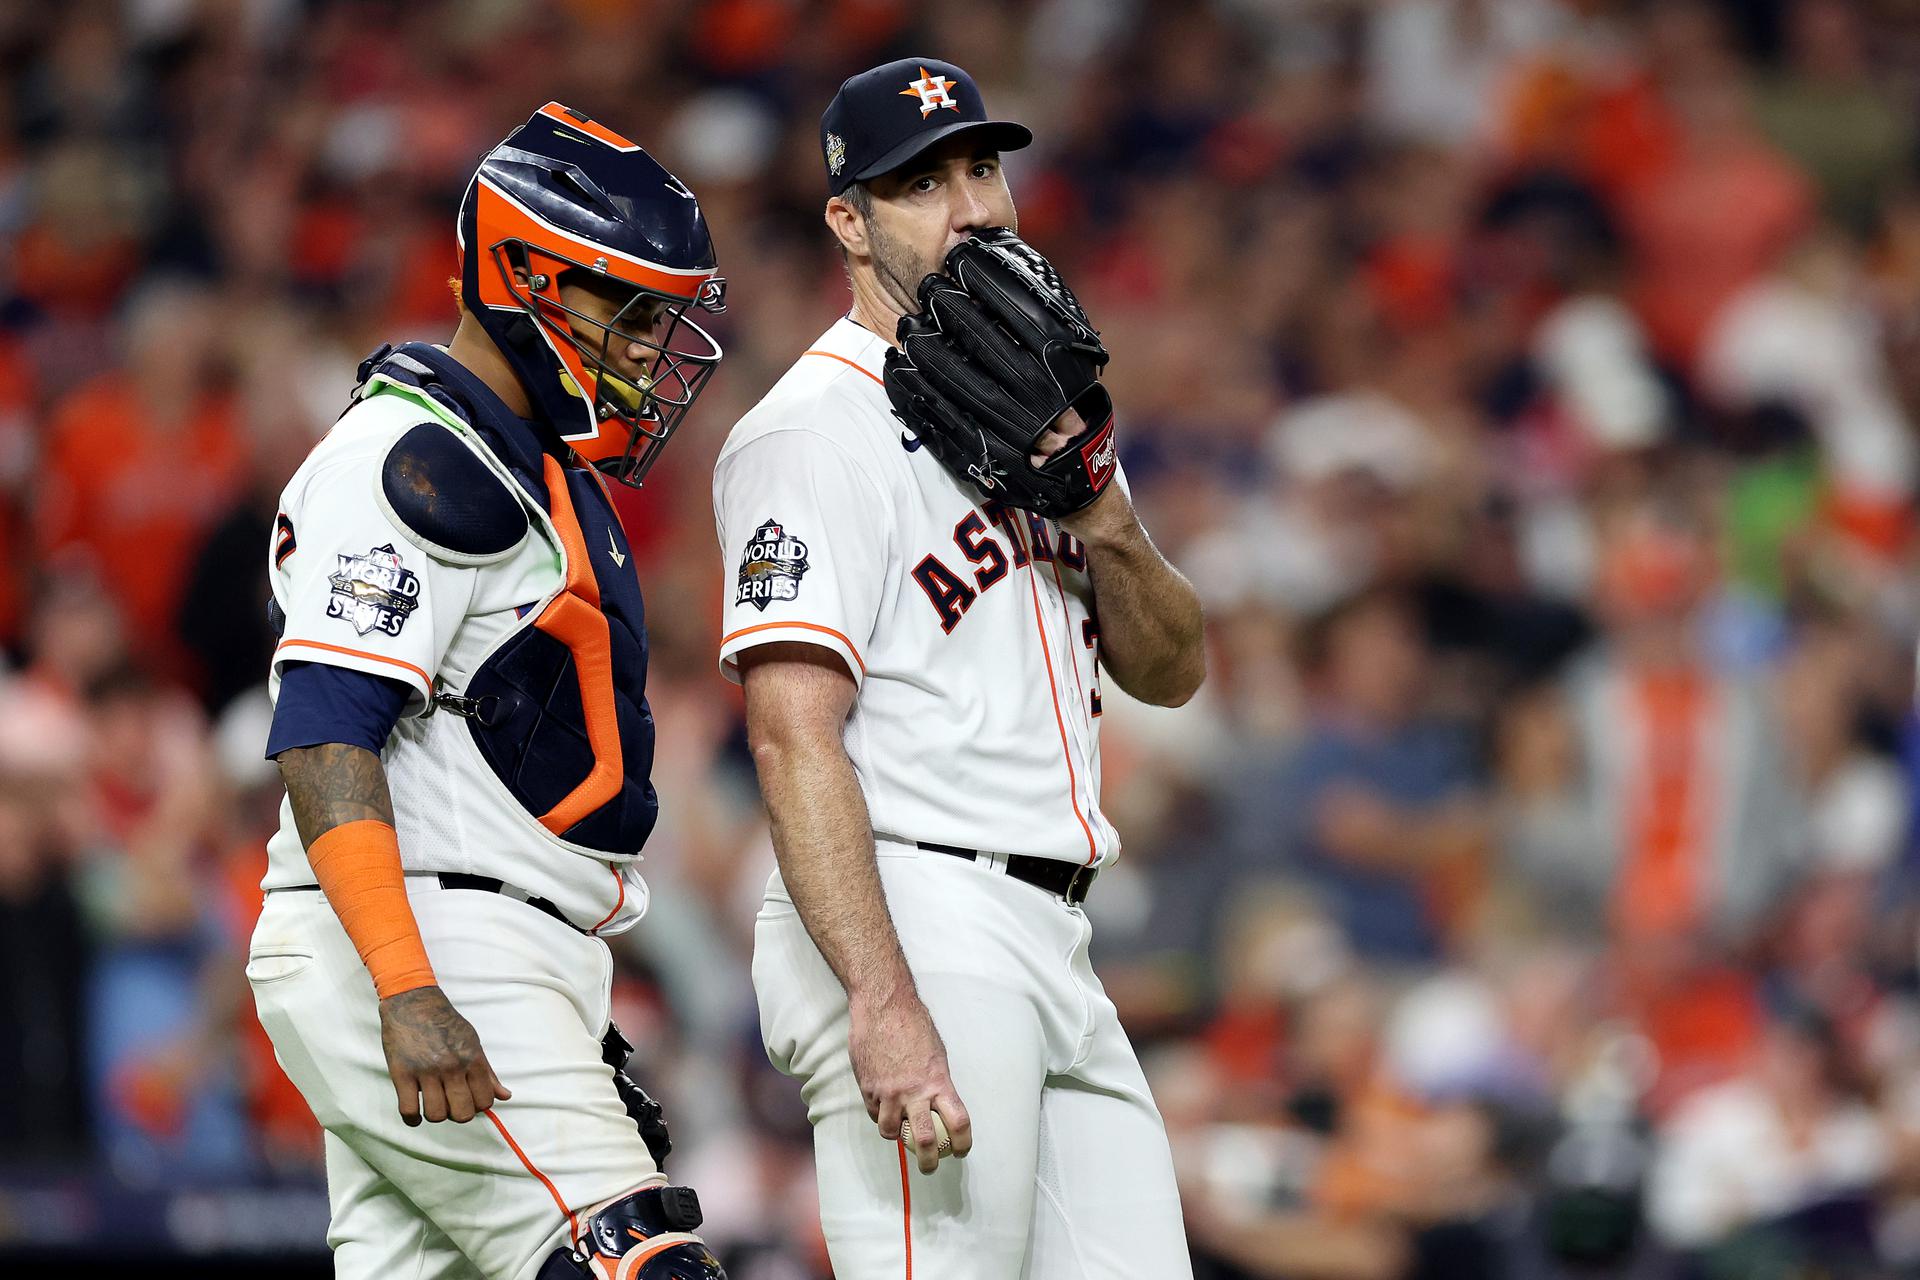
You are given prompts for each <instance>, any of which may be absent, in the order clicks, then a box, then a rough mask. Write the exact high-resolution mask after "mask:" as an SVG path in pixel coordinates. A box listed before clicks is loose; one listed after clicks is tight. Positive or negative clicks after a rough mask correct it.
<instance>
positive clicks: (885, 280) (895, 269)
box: [867, 219, 940, 316]
mask: <svg viewBox="0 0 1920 1280" xmlns="http://www.w3.org/2000/svg"><path fill="white" fill-rule="evenodd" d="M867 242H868V244H869V245H870V246H871V247H872V250H873V274H874V277H875V279H877V280H878V281H879V282H880V287H881V288H882V289H884V290H885V291H886V293H887V296H888V297H890V298H892V299H893V302H894V305H895V306H897V307H899V308H900V313H901V314H902V315H909V316H911V315H918V314H919V313H920V282H921V281H922V280H924V279H925V278H926V277H928V276H930V275H933V274H934V273H935V272H937V271H938V270H939V269H940V264H939V263H937V262H936V263H922V262H918V261H916V260H915V259H914V256H913V251H912V250H911V249H909V248H907V246H905V245H903V244H901V243H899V242H897V241H895V240H893V239H892V238H890V237H889V236H888V235H887V234H886V233H885V232H883V231H881V230H880V227H879V224H878V222H877V221H875V220H873V219H868V221H867Z"/></svg>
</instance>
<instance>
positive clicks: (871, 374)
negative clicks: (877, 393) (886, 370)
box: [800, 350, 887, 387]
mask: <svg viewBox="0 0 1920 1280" xmlns="http://www.w3.org/2000/svg"><path fill="white" fill-rule="evenodd" d="M800 355H801V356H802V357H803V358H804V357H806V356H825V357H826V358H827V359H829V360H838V361H839V362H840V363H841V364H843V365H845V366H847V368H849V369H858V370H859V371H860V372H862V373H864V374H866V375H867V376H868V377H869V378H872V379H873V380H874V381H875V382H877V383H879V384H880V385H881V386H883V387H884V386H886V385H887V382H886V379H884V378H882V377H880V376H879V375H878V374H876V373H874V371H873V370H871V369H869V368H867V366H865V365H863V364H855V363H854V362H853V361H851V360H849V359H847V358H846V357H845V356H837V355H835V354H834V353H833V352H831V351H820V350H814V351H802V352H801V353H800Z"/></svg>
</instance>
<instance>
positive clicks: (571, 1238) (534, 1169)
mask: <svg viewBox="0 0 1920 1280" xmlns="http://www.w3.org/2000/svg"><path fill="white" fill-rule="evenodd" d="M480 1114H481V1115H483V1116H485V1117H486V1118H487V1119H489V1120H491V1121H492V1122H493V1127H494V1128H496V1129H498V1130H499V1131H500V1136H501V1137H502V1138H503V1139H505V1140H506V1144H507V1146H509V1147H511V1148H512V1149H513V1154H514V1155H516V1156H518V1157H519V1159H520V1164H521V1166H522V1167H523V1168H525V1169H526V1171H527V1172H528V1173H530V1174H532V1175H533V1176H534V1177H536V1178H538V1179H540V1185H541V1186H543V1187H545V1188H546V1189H547V1194H548V1195H550V1196H552V1197H553V1202H554V1203H555V1204H557V1205H559V1206H560V1212H561V1213H563V1214H565V1215H566V1217H567V1230H568V1232H570V1233H571V1234H569V1235H568V1237H567V1240H568V1243H573V1242H575V1241H578V1240H579V1239H580V1223H579V1220H578V1219H576V1218H575V1217H574V1216H573V1210H571V1209H569V1208H567V1202H566V1201H565V1200H562V1199H561V1198H560V1189H559V1188H558V1187H556V1186H554V1185H553V1179H552V1178H549V1177H548V1176H547V1175H546V1174H544V1173H542V1172H540V1167H539V1166H538V1165H536V1164H534V1162H533V1161H531V1160H529V1159H527V1153H526V1152H524V1151H522V1150H521V1149H520V1144H519V1143H517V1142H515V1141H514V1140H513V1135H512V1134H511V1133H508V1132H507V1122H506V1121H504V1120H502V1119H501V1118H500V1116H499V1113H498V1111H497V1110H496V1109H495V1108H493V1107H489V1108H487V1109H486V1110H485V1111H482V1112H481V1113H480Z"/></svg>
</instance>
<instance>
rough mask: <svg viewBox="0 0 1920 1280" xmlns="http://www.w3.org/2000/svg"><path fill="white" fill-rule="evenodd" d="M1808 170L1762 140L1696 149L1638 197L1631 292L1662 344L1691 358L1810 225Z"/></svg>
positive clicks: (1631, 231)
mask: <svg viewBox="0 0 1920 1280" xmlns="http://www.w3.org/2000/svg"><path fill="white" fill-rule="evenodd" d="M1812 210H1813V192H1812V188H1811V186H1810V185H1809V184H1808V182H1807V180H1806V178H1805V177H1804V176H1802V175H1801V173H1800V172H1799V170H1797V169H1795V168H1794V167H1793V166H1792V165H1791V164H1789V163H1788V162H1787V161H1786V159H1785V158H1783V157H1782V156H1780V155H1779V154H1778V153H1777V152H1775V151H1774V150H1772V148H1770V147H1767V146H1766V145H1764V144H1762V143H1758V142H1755V143H1752V144H1749V145H1747V146H1744V147H1739V148H1729V149H1727V150H1724V151H1717V152H1713V153H1710V154H1706V155H1688V156H1686V157H1684V158H1682V159H1681V160H1680V162H1679V163H1677V164H1675V165H1674V166H1673V167H1672V168H1671V169H1669V170H1668V171H1667V172H1666V173H1665V174H1663V175H1662V176H1661V177H1660V178H1659V179H1658V180H1657V181H1655V182H1653V183H1651V184H1650V185H1648V186H1647V187H1646V188H1645V189H1644V190H1642V191H1640V192H1638V193H1637V194H1635V195H1634V196H1632V197H1630V198H1629V199H1628V200H1627V202H1626V207H1625V214H1626V219H1625V220H1626V225H1627V231H1628V235H1629V237H1630V238H1631V240H1632V242H1633V246H1634V257H1635V260H1636V272H1635V279H1634V282H1633V286H1632V290H1631V299H1632V302H1633V305H1634V307H1635V309H1636V310H1637V311H1638V312H1639V313H1640V318H1641V319H1642V320H1643V321H1644V322H1645V323H1646V326H1647V334H1648V337H1649V338H1651V339H1652V342H1653V346H1654V350H1655V351H1656V352H1657V353H1658V354H1659V355H1660V356H1662V357H1664V358H1665V359H1667V360H1670V361H1673V362H1674V363H1675V364H1677V365H1679V366H1680V367H1682V368H1686V367H1689V366H1691V364H1692V362H1693V359H1694V357H1695V356H1696V355H1697V354H1698V352H1699V350H1700V346H1701V343H1702V342H1703V341H1704V340H1705V339H1706V337H1707V333H1708V331H1709V329H1710V327H1711V326H1712V323H1713V320H1714V318H1715V317H1716V316H1717V315H1718V314H1719V312H1720V309H1721V308H1722V307H1723V306H1725V305H1726V304H1727V303H1728V302H1729V301H1731V300H1732V298H1733V296H1734V295H1735V294H1736V293H1738V292H1739V291H1740V290H1741V289H1742V288H1743V287H1745V286H1746V285H1748V284H1751V283H1752V282H1753V281H1755V280H1757V279H1758V278H1760V277H1761V276H1762V275H1764V274H1765V273H1766V272H1767V271H1769V270H1771V269H1772V268H1773V267H1774V266H1776V265H1777V263H1778V262H1779V259H1780V257H1781V255H1782V254H1783V253H1784V252H1785V251H1786V250H1787V249H1788V248H1789V247H1791V245H1792V244H1793V242H1794V240H1795V239H1797V238H1798V237H1799V235H1800V234H1801V233H1802V232H1803V231H1804V230H1805V229H1806V227H1807V225H1808V223H1809V219H1810V216H1811V214H1812Z"/></svg>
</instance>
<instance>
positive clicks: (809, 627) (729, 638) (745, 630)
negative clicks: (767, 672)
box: [720, 622, 867, 676]
mask: <svg viewBox="0 0 1920 1280" xmlns="http://www.w3.org/2000/svg"><path fill="white" fill-rule="evenodd" d="M782 627H797V628H799V629H800V630H802V631H818V632H820V633H822V634H823V635H829V636H832V637H833V638H834V639H835V640H838V641H839V642H840V643H841V644H843V645H845V646H847V652H848V653H850V654H852V655H853V660H854V661H855V662H856V663H858V664H859V666H860V674H861V675H863V676H864V675H865V674H867V664H866V660H865V659H863V658H862V657H861V656H860V650H859V649H857V648H855V647H854V644H853V641H851V640H849V639H847V638H846V637H845V636H843V635H841V634H840V633H839V632H838V631H835V630H834V629H833V628H832V627H823V626H821V625H820V624H819V623H817V622H759V623H755V624H754V625H753V626H751V627H742V628H740V629H739V630H738V631H729V632H728V633H727V634H726V635H724V636H721V637H720V647H721V648H722V649H724V648H726V647H727V646H728V645H730V644H732V643H733V642H734V641H735V640H738V639H739V638H740V637H741V636H750V635H752V634H753V633H754V632H756V631H773V630H776V629H778V628H782Z"/></svg>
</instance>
